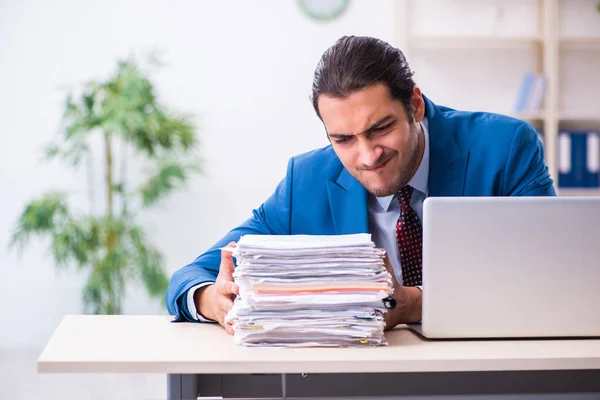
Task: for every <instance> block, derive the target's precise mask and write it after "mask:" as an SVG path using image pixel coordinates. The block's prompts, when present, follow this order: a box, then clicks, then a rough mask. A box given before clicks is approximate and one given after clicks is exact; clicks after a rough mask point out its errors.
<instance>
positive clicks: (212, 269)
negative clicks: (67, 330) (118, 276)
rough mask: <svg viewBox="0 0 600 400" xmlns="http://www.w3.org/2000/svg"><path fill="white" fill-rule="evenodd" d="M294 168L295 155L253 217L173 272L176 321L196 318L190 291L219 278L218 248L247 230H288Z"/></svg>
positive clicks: (171, 304) (169, 297)
mask: <svg viewBox="0 0 600 400" xmlns="http://www.w3.org/2000/svg"><path fill="white" fill-rule="evenodd" d="M293 168H294V159H293V158H292V159H290V161H289V163H288V168H287V174H286V177H285V178H284V179H283V180H282V181H281V182H279V184H278V185H277V188H276V189H275V192H274V193H273V194H272V195H271V197H269V198H268V199H267V200H266V201H265V202H264V203H263V204H262V205H261V206H260V207H259V208H257V209H255V210H253V212H252V216H251V217H250V218H248V219H247V220H246V221H244V222H243V223H242V224H241V225H240V226H238V227H237V228H234V229H232V230H231V231H229V232H228V233H227V234H226V235H225V236H224V237H223V238H222V239H221V240H219V241H218V242H217V243H215V244H214V245H213V246H212V247H211V248H210V249H209V250H207V251H206V252H205V253H203V254H201V255H200V256H198V258H196V259H195V260H194V261H193V262H192V263H190V264H188V265H186V266H184V267H183V268H181V269H179V270H177V271H175V272H174V273H173V275H172V277H171V281H170V283H169V287H168V289H167V294H166V304H167V310H168V311H169V314H171V315H174V316H175V321H176V322H180V321H196V319H195V318H193V316H192V315H191V313H190V310H188V307H187V301H186V296H187V291H188V290H190V289H191V288H192V287H194V286H196V285H199V284H202V283H206V282H214V281H215V280H216V278H217V274H218V272H219V265H220V263H221V250H219V249H220V248H221V247H224V246H226V245H227V244H229V243H230V242H237V241H238V240H239V239H240V237H241V236H243V235H248V234H259V235H287V234H289V232H290V216H291V214H290V213H291V190H292V184H293Z"/></svg>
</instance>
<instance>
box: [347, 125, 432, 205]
mask: <svg viewBox="0 0 600 400" xmlns="http://www.w3.org/2000/svg"><path fill="white" fill-rule="evenodd" d="M420 129H421V126H420V125H419V124H415V125H414V126H413V128H411V136H412V138H413V140H412V146H411V148H410V150H409V151H408V153H409V154H408V157H407V162H406V164H405V165H404V167H403V168H402V167H401V170H400V171H399V176H398V178H397V179H396V180H395V181H394V182H392V183H391V184H390V185H389V186H388V187H386V188H383V189H376V188H372V187H370V186H369V185H368V182H366V181H365V179H362V177H361V178H359V177H357V176H355V178H356V179H357V180H358V181H359V182H360V184H361V185H362V186H363V187H364V188H365V189H366V190H367V191H368V192H369V193H371V194H372V195H374V196H377V197H384V196H390V195H392V194H395V193H398V192H399V191H400V189H402V188H403V187H404V186H405V185H406V184H407V183H408V181H410V179H411V178H412V177H413V175H414V174H415V172H417V167H418V165H417V162H418V161H419V156H420V155H421V151H420V148H419V130H420ZM423 147H425V144H424V143H423ZM359 175H362V174H360V172H359Z"/></svg>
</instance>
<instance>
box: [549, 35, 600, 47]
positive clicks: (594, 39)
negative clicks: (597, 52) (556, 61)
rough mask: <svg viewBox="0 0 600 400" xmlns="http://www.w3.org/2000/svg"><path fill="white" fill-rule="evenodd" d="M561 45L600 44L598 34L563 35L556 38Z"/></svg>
mask: <svg viewBox="0 0 600 400" xmlns="http://www.w3.org/2000/svg"><path fill="white" fill-rule="evenodd" d="M558 42H559V43H560V44H561V45H565V46H566V45H593V46H600V36H563V37H560V38H558Z"/></svg>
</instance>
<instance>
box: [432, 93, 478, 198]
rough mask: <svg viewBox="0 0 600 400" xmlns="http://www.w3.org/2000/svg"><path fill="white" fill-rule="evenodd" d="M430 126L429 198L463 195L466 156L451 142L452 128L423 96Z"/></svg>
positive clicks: (453, 134) (467, 158)
mask: <svg viewBox="0 0 600 400" xmlns="http://www.w3.org/2000/svg"><path fill="white" fill-rule="evenodd" d="M423 97H424V98H425V103H426V106H425V109H426V112H427V115H426V117H427V121H428V124H429V188H428V196H462V195H463V193H464V184H465V172H466V169H467V162H468V160H469V154H468V153H467V154H463V153H462V152H461V150H460V148H459V147H458V144H457V143H456V141H455V140H454V136H455V133H456V132H455V129H456V128H455V126H454V125H452V124H450V123H448V121H446V119H445V118H444V116H443V115H442V113H441V111H440V110H439V108H437V107H436V105H435V104H433V102H431V101H430V100H429V99H427V98H426V97H425V96H423Z"/></svg>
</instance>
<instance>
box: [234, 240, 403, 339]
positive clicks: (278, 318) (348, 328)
mask: <svg viewBox="0 0 600 400" xmlns="http://www.w3.org/2000/svg"><path fill="white" fill-rule="evenodd" d="M232 251H233V252H234V256H235V258H236V269H235V272H234V275H233V276H234V281H235V282H236V284H237V285H238V286H239V295H238V296H237V297H236V299H235V301H234V305H233V308H232V309H231V311H230V312H229V313H228V314H227V317H226V321H231V322H233V328H234V331H235V334H234V342H235V343H236V344H239V345H243V346H278V347H280V346H283V347H289V346H339V347H350V346H352V347H353V346H379V345H386V344H387V342H386V340H385V336H384V326H385V323H384V318H383V315H384V313H385V312H386V308H385V307H384V304H383V301H382V300H384V299H385V298H387V297H389V296H390V295H391V294H392V291H393V286H392V278H391V275H390V274H389V272H388V271H387V269H386V268H385V265H384V254H385V252H384V251H383V250H382V249H378V248H376V247H375V245H374V243H373V242H372V240H371V236H370V235H369V234H355V235H335V236H311V235H289V236H281V235H277V236H275V235H273V236H272V235H245V236H243V237H242V238H240V240H239V241H238V243H237V246H236V247H235V248H234V249H233V250H232Z"/></svg>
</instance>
